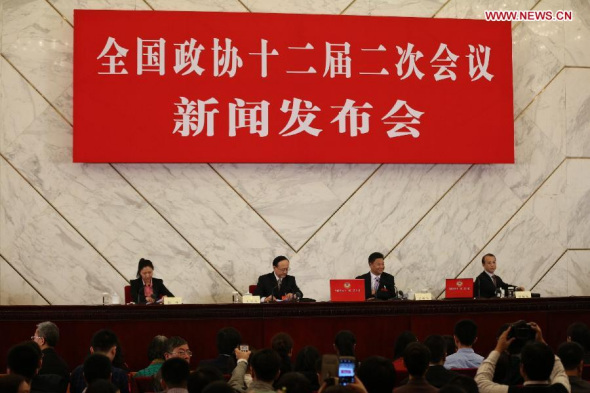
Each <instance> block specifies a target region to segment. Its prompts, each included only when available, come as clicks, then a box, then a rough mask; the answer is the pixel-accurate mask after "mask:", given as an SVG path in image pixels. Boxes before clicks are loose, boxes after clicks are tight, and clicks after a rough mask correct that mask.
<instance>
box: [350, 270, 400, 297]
mask: <svg viewBox="0 0 590 393" xmlns="http://www.w3.org/2000/svg"><path fill="white" fill-rule="evenodd" d="M357 279H361V280H365V299H369V298H372V297H373V295H371V290H372V288H371V272H369V273H366V274H363V275H362V276H358V277H357ZM394 297H395V280H394V278H393V276H392V275H391V274H389V273H385V272H383V273H381V277H380V278H379V289H378V290H377V293H376V294H375V298H377V299H381V300H387V299H391V298H394Z"/></svg>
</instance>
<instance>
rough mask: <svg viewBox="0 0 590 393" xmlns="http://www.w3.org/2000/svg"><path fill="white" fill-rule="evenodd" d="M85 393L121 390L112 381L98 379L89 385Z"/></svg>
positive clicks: (118, 391)
mask: <svg viewBox="0 0 590 393" xmlns="http://www.w3.org/2000/svg"><path fill="white" fill-rule="evenodd" d="M109 363H110V361H109ZM85 393H120V390H119V388H118V387H116V386H115V385H114V384H113V383H112V382H111V381H108V380H106V379H97V380H96V381H94V382H92V383H91V384H89V385H88V387H87V388H86V392H85Z"/></svg>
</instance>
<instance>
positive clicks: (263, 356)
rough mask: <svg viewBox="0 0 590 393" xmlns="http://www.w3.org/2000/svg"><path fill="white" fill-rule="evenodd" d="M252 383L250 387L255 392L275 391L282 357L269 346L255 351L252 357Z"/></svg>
mask: <svg viewBox="0 0 590 393" xmlns="http://www.w3.org/2000/svg"><path fill="white" fill-rule="evenodd" d="M251 363H252V379H253V381H252V383H251V384H250V387H249V389H248V391H249V392H253V393H270V392H272V393H274V392H275V389H274V388H273V386H272V385H273V383H274V381H276V379H277V378H278V377H279V374H280V364H281V358H280V356H279V354H278V353H276V352H275V351H274V350H272V349H270V348H267V349H261V350H259V351H257V352H255V353H254V354H253V355H252V358H251Z"/></svg>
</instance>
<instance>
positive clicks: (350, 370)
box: [338, 356, 355, 386]
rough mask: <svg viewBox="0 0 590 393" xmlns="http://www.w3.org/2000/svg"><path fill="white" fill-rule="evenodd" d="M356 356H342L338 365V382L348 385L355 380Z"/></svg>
mask: <svg viewBox="0 0 590 393" xmlns="http://www.w3.org/2000/svg"><path fill="white" fill-rule="evenodd" d="M354 367H355V358H354V357H351V356H341V357H340V363H339V365H338V383H339V384H340V385H343V386H344V385H348V384H349V383H353V382H354Z"/></svg>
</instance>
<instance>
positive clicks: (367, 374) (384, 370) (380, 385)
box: [356, 356, 395, 393]
mask: <svg viewBox="0 0 590 393" xmlns="http://www.w3.org/2000/svg"><path fill="white" fill-rule="evenodd" d="M356 375H357V376H358V378H359V379H360V380H361V381H363V385H365V388H366V389H367V392H368V393H391V391H392V390H393V387H394V386H395V369H394V368H393V363H392V362H391V360H389V359H387V358H384V357H382V356H371V357H369V358H367V359H365V360H363V362H362V363H361V365H360V366H359V368H358V369H357V373H356Z"/></svg>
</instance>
